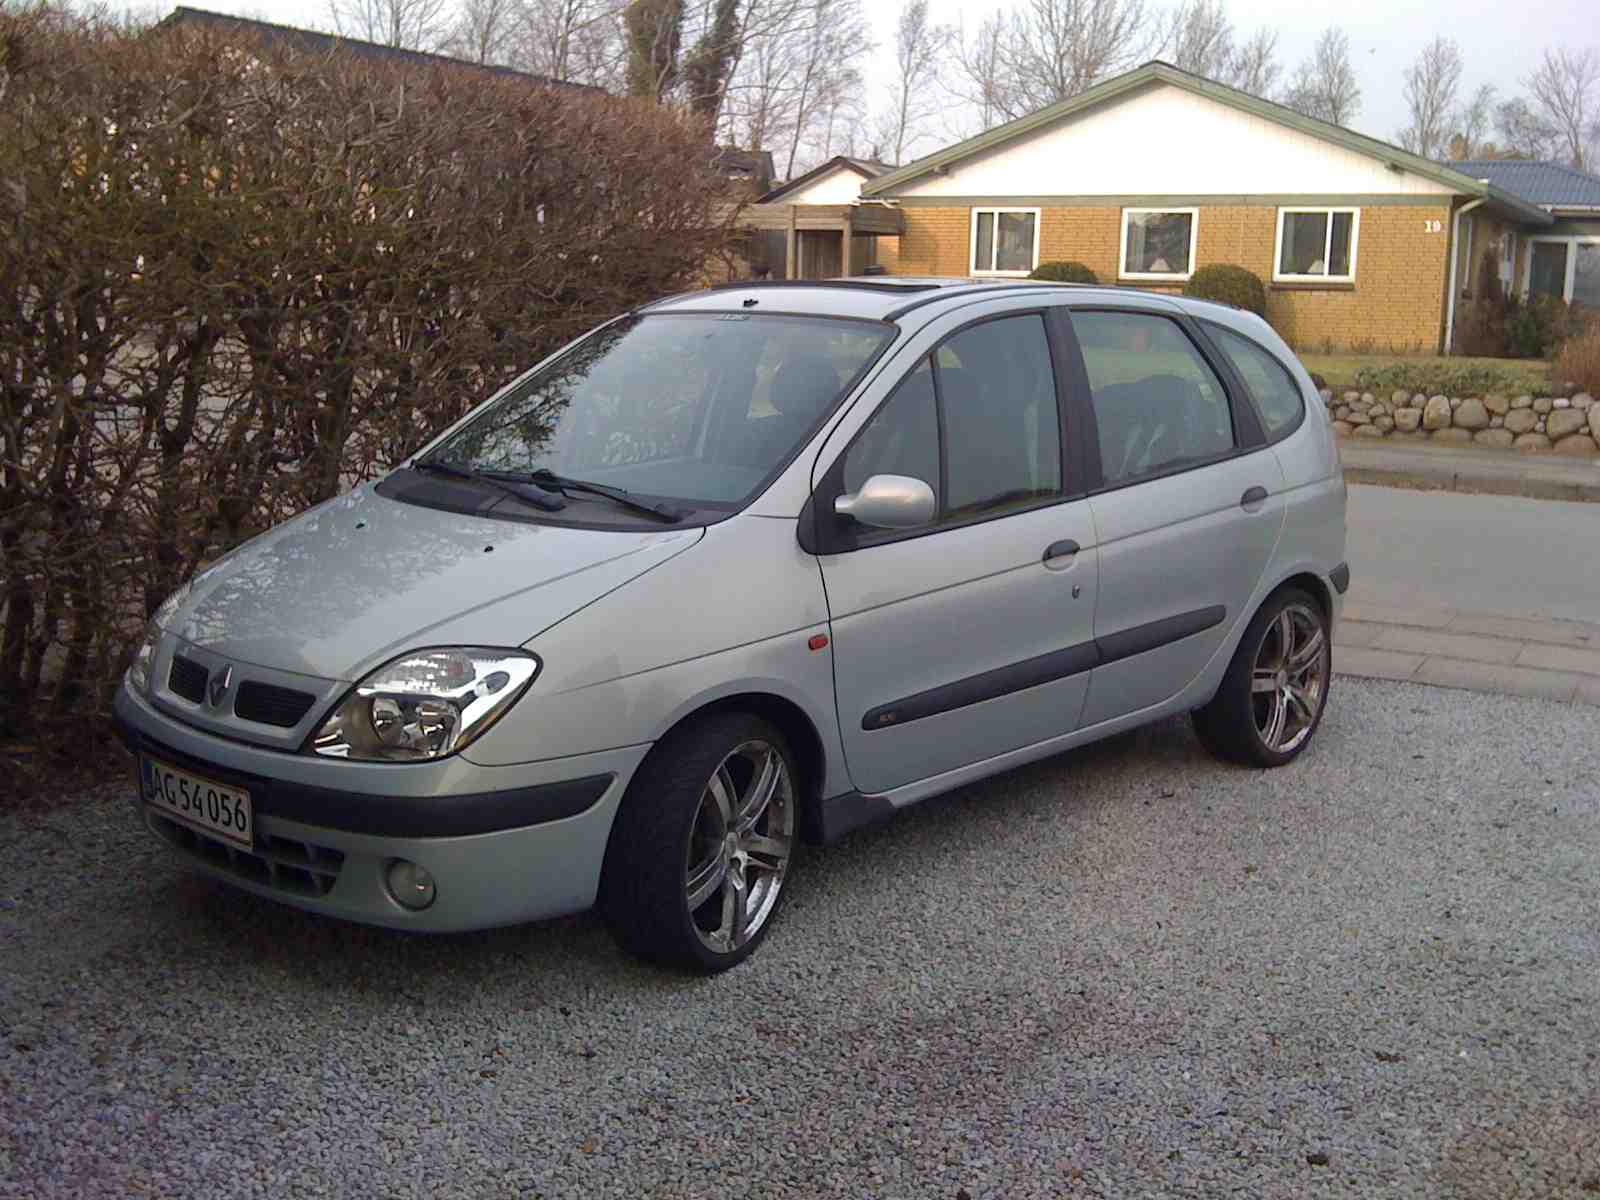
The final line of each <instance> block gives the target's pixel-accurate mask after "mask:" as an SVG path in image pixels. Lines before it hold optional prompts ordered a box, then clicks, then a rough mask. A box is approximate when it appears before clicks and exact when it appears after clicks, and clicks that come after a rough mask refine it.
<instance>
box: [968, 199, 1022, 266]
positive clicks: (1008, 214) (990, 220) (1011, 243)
mask: <svg viewBox="0 0 1600 1200" xmlns="http://www.w3.org/2000/svg"><path fill="white" fill-rule="evenodd" d="M1038 265H1039V210H1038V209H1037V208H975V209H973V210H972V273H973V274H974V275H1027V274H1029V273H1030V272H1031V271H1032V270H1033V269H1034V268H1035V267H1037V266H1038Z"/></svg>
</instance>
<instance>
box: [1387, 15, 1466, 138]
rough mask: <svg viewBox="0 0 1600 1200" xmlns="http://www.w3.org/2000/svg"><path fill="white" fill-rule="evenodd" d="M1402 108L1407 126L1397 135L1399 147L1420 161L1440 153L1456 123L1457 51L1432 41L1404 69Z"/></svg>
mask: <svg viewBox="0 0 1600 1200" xmlns="http://www.w3.org/2000/svg"><path fill="white" fill-rule="evenodd" d="M1405 78H1406V86H1405V97H1406V106H1407V108H1408V109H1409V111H1410V113H1411V123H1410V124H1409V125H1407V126H1406V127H1405V128H1404V129H1402V130H1401V131H1400V135H1399V137H1400V144H1401V145H1402V146H1404V147H1405V148H1406V149H1407V150H1409V151H1411V152H1412V153H1413V154H1420V155H1422V157H1423V158H1437V157H1439V156H1440V155H1441V154H1443V153H1444V151H1445V148H1446V143H1447V142H1448V141H1449V139H1450V133H1451V128H1450V127H1451V126H1452V125H1453V124H1455V123H1456V116H1457V114H1456V111H1455V107H1456V92H1457V91H1459V90H1460V88H1461V47H1460V46H1458V45H1456V43H1455V42H1454V41H1453V40H1452V39H1450V38H1447V37H1436V38H1434V39H1433V41H1431V42H1429V43H1428V44H1427V45H1426V46H1424V47H1423V48H1422V53H1421V54H1419V55H1417V60H1416V62H1414V63H1412V64H1411V66H1409V67H1408V68H1406V76H1405Z"/></svg>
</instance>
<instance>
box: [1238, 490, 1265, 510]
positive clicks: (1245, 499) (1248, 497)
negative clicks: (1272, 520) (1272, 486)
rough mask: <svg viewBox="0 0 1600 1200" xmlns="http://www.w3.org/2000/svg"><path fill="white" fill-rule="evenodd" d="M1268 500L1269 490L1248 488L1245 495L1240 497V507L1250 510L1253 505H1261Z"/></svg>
mask: <svg viewBox="0 0 1600 1200" xmlns="http://www.w3.org/2000/svg"><path fill="white" fill-rule="evenodd" d="M1266 498H1267V489H1266V488H1264V487H1253V488H1246V489H1245V492H1244V495H1242V496H1240V497H1239V507H1241V508H1249V507H1250V506H1251V505H1252V504H1260V503H1261V502H1262V501H1263V500H1265V499H1266Z"/></svg>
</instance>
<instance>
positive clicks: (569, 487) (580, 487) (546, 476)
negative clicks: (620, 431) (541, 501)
mask: <svg viewBox="0 0 1600 1200" xmlns="http://www.w3.org/2000/svg"><path fill="white" fill-rule="evenodd" d="M521 478H524V479H526V480H528V481H529V482H530V483H537V484H542V485H543V486H545V487H547V488H554V489H555V490H557V491H560V492H588V493H589V494H591V495H594V496H604V497H606V499H608V500H614V501H616V502H617V503H618V504H620V505H622V506H623V507H624V508H631V509H633V510H634V511H635V512H642V513H649V514H650V515H651V516H653V517H660V518H661V519H662V520H663V521H681V520H683V518H684V517H685V516H687V515H688V514H687V513H682V512H679V511H678V510H677V509H675V508H673V507H671V506H670V505H667V504H657V503H656V502H655V501H654V500H644V499H641V498H640V497H638V496H635V495H633V493H631V492H625V491H623V490H622V489H621V488H616V487H611V486H609V485H607V484H604V483H591V482H589V481H588V480H587V479H568V478H567V477H566V476H565V475H557V474H556V473H555V472H554V471H552V470H549V469H548V468H546V467H540V468H539V469H538V470H537V471H530V472H529V473H528V474H527V475H525V476H522V477H521Z"/></svg>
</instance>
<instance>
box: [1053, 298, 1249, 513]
mask: <svg viewBox="0 0 1600 1200" xmlns="http://www.w3.org/2000/svg"><path fill="white" fill-rule="evenodd" d="M1072 328H1073V329H1074V331H1076V333H1077V335H1078V345H1079V346H1080V348H1081V349H1082V351H1083V361H1084V366H1085V368H1087V370H1088V373H1089V390H1090V399H1091V402H1092V404H1093V406H1094V418H1095V425H1096V427H1097V434H1098V437H1099V444H1100V470H1101V474H1102V476H1103V477H1104V481H1105V483H1106V484H1107V485H1108V486H1115V485H1118V484H1123V483H1130V482H1132V481H1134V480H1137V479H1140V478H1143V477H1146V476H1150V475H1157V474H1163V473H1165V472H1168V471H1173V470H1178V469H1181V468H1183V467H1186V466H1198V465H1199V464H1201V463H1204V462H1208V461H1211V460H1213V459H1215V458H1218V457H1220V456H1221V455H1224V454H1226V453H1228V452H1229V451H1230V450H1232V449H1233V447H1234V440H1233V421H1232V418H1231V414H1230V411H1229V409H1228V397H1227V393H1226V392H1224V391H1223V388H1222V381H1221V380H1219V379H1218V378H1217V376H1216V373H1215V372H1214V371H1212V369H1211V367H1210V365H1209V364H1208V363H1207V362H1206V361H1205V359H1204V358H1202V357H1201V355H1200V352H1199V350H1198V349H1196V348H1195V344H1194V343H1193V342H1191V341H1190V340H1189V335H1188V334H1186V333H1184V331H1183V330H1182V328H1181V327H1180V326H1179V325H1178V323H1177V322H1176V321H1173V320H1171V319H1169V318H1167V317H1162V316H1157V315H1155V314H1153V313H1137V312H1074V313H1073V314H1072Z"/></svg>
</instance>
